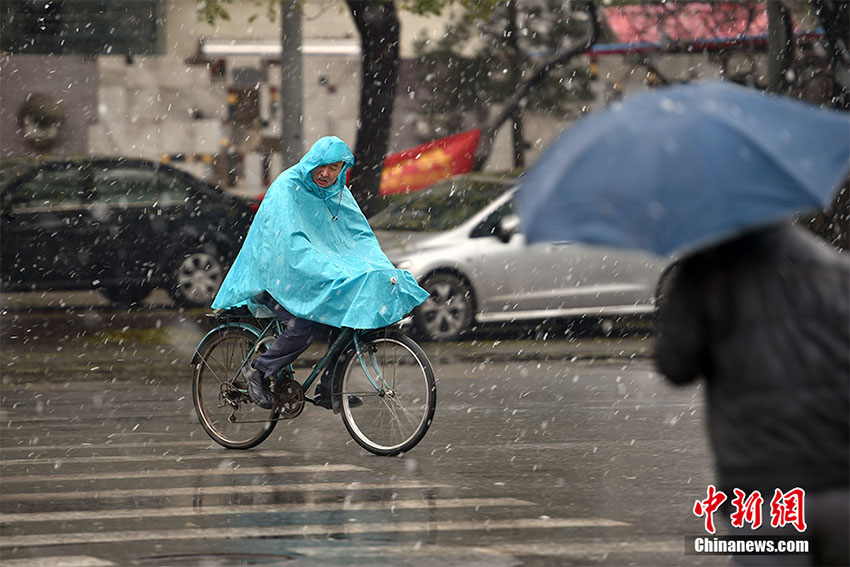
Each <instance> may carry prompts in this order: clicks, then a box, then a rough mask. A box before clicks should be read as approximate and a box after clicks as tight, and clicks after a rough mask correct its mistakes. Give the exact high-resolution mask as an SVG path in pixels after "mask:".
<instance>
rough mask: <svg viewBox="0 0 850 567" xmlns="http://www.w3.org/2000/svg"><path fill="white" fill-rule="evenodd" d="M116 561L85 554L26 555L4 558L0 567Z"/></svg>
mask: <svg viewBox="0 0 850 567" xmlns="http://www.w3.org/2000/svg"><path fill="white" fill-rule="evenodd" d="M114 565H115V563H113V562H111V561H104V560H103V559H98V558H97V557H87V556H85V555H67V556H63V557H39V558H37V559H34V558H32V557H26V558H21V559H4V560H3V561H0V567H113V566H114Z"/></svg>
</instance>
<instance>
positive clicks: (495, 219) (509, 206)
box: [470, 199, 516, 238]
mask: <svg viewBox="0 0 850 567" xmlns="http://www.w3.org/2000/svg"><path fill="white" fill-rule="evenodd" d="M514 214H516V212H515V211H514V201H513V199H510V200H509V201H508V202H507V203H505V204H504V205H502V206H501V207H499V208H498V209H496V210H495V211H493V212H492V213H490V214H489V215H487V218H486V219H484V221H483V222H481V224H479V225H478V226H476V227H475V230H473V231H472V234H470V236H471V237H472V238H478V237H482V236H493V235H494V234H496V232H497V229H498V226H499V222H500V221H501V220H502V219H503V218H505V217H506V216H509V215H514Z"/></svg>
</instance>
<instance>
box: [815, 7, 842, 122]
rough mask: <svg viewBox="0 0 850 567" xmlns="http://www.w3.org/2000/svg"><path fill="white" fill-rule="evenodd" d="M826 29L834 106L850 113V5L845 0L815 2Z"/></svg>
mask: <svg viewBox="0 0 850 567" xmlns="http://www.w3.org/2000/svg"><path fill="white" fill-rule="evenodd" d="M812 4H813V6H814V8H815V14H816V15H817V17H818V19H819V20H820V23H821V25H822V26H823V29H824V38H825V40H826V41H825V42H824V43H825V45H824V47H826V52H827V57H828V58H829V71H830V79H831V81H832V106H834V107H835V108H839V109H842V110H850V81H849V80H848V79H847V75H848V72H847V71H848V68H850V51H848V50H850V3H848V2H845V1H841V0H812Z"/></svg>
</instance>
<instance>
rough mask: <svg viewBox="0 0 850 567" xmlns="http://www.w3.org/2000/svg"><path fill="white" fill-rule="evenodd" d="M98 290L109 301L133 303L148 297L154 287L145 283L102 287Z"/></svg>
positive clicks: (124, 303) (125, 303)
mask: <svg viewBox="0 0 850 567" xmlns="http://www.w3.org/2000/svg"><path fill="white" fill-rule="evenodd" d="M98 291H100V293H101V294H102V295H103V296H104V297H105V298H106V299H108V300H109V301H112V302H114V303H121V304H123V305H132V304H134V303H139V302H140V301H141V300H143V299H144V298H146V297H147V296H148V295H149V294H150V292H152V291H153V287H151V286H144V285H128V286H122V287H118V286H116V287H111V286H110V287H104V288H100V289H99V290H98Z"/></svg>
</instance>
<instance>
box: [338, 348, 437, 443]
mask: <svg viewBox="0 0 850 567" xmlns="http://www.w3.org/2000/svg"><path fill="white" fill-rule="evenodd" d="M360 352H361V354H360V355H359V356H358V354H357V353H356V352H351V353H350V354H349V355H348V357H347V358H346V359H345V362H343V364H342V366H341V368H342V370H341V372H342V374H341V380H340V384H339V388H338V390H337V394H339V395H340V398H339V404H340V405H341V409H342V420H343V423H345V427H346V429H348V432H349V434H351V436H352V438H354V440H355V441H357V443H358V444H359V445H360V446H361V447H363V448H364V449H366V450H367V451H370V452H372V453H374V454H376V455H383V456H390V455H398V454H400V453H404V452H406V451H409V450H410V449H412V448H413V447H414V446H415V445H416V444H417V443H419V441H421V440H422V438H423V437H424V436H425V433H427V432H428V428H429V427H430V426H431V421H432V420H433V419H434V410H435V408H436V407H437V385H436V382H435V380H434V370H433V368H432V367H431V363H430V362H429V361H428V357H427V356H426V355H425V352H424V351H423V350H422V349H421V348H420V347H419V345H417V344H416V343H415V342H414V341H413V340H411V339H410V338H408V337H407V336H405V335H403V334H401V333H398V332H395V331H380V332H378V333H372V334H369V335H367V336H365V337H364V338H362V339H361V340H360ZM352 396H356V397H357V398H360V400H361V401H362V404H358V403H356V401H354V402H353V401H352V400H353V398H352Z"/></svg>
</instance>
